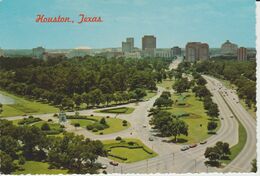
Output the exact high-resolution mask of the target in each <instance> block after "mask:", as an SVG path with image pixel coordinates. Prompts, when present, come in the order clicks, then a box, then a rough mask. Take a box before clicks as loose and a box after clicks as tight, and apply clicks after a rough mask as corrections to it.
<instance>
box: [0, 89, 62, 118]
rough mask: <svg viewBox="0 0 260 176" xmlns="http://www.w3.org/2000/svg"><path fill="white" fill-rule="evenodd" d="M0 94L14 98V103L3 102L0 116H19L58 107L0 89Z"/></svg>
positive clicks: (41, 112) (47, 111)
mask: <svg viewBox="0 0 260 176" xmlns="http://www.w3.org/2000/svg"><path fill="white" fill-rule="evenodd" d="M0 93H1V94H3V95H6V96H9V97H11V98H12V99H14V100H15V104H8V105H6V104H4V105H3V112H2V114H1V116H0V117H10V116H19V115H24V114H44V113H54V112H58V111H59V110H58V108H55V107H53V106H50V105H48V104H43V103H40V102H36V101H32V100H27V99H25V98H22V97H20V96H16V95H13V94H10V93H7V92H5V91H2V90H1V91H0Z"/></svg>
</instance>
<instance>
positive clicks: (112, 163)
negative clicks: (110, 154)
mask: <svg viewBox="0 0 260 176" xmlns="http://www.w3.org/2000/svg"><path fill="white" fill-rule="evenodd" d="M109 164H111V165H112V166H118V163H117V162H115V161H110V162H109Z"/></svg>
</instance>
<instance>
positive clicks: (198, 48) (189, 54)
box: [185, 42, 209, 62]
mask: <svg viewBox="0 0 260 176" xmlns="http://www.w3.org/2000/svg"><path fill="white" fill-rule="evenodd" d="M185 57H186V60H187V61H190V62H194V61H197V60H206V59H208V58H209V45H208V44H207V43H201V42H189V43H187V45H186V49H185Z"/></svg>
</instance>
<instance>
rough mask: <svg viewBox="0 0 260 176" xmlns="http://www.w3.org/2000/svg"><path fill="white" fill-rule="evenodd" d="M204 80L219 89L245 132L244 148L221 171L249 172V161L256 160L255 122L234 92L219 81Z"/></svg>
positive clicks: (210, 78) (207, 77)
mask: <svg viewBox="0 0 260 176" xmlns="http://www.w3.org/2000/svg"><path fill="white" fill-rule="evenodd" d="M204 78H206V80H207V81H210V82H212V83H213V84H215V85H216V87H217V88H218V89H219V93H221V94H222V95H223V97H224V99H225V100H226V102H227V104H228V105H229V106H230V108H232V110H233V112H234V113H235V115H236V116H237V118H238V119H239V121H240V122H241V123H242V125H243V126H244V127H245V129H246V132H247V141H246V144H245V146H244V148H243V149H242V151H241V152H240V153H239V155H238V156H237V157H236V158H235V159H234V160H233V161H232V162H231V163H230V164H229V165H228V167H225V168H224V169H223V171H224V172H231V171H232V172H234V171H237V172H245V171H250V170H251V161H252V160H253V159H254V158H256V121H255V120H254V118H253V117H252V116H251V115H250V114H249V113H248V112H247V111H246V110H245V109H244V107H243V106H242V105H241V104H240V103H239V98H238V96H237V94H236V92H235V91H234V90H230V89H227V88H226V87H224V86H223V85H222V84H221V83H220V81H218V80H217V79H215V78H212V77H209V76H204ZM225 92H226V93H225ZM225 94H226V95H225Z"/></svg>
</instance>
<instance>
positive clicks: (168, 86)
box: [157, 79, 174, 89]
mask: <svg viewBox="0 0 260 176" xmlns="http://www.w3.org/2000/svg"><path fill="white" fill-rule="evenodd" d="M173 83H174V79H172V80H169V79H166V80H163V81H162V82H161V83H159V84H157V85H158V86H160V87H163V88H165V89H172V85H173Z"/></svg>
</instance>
